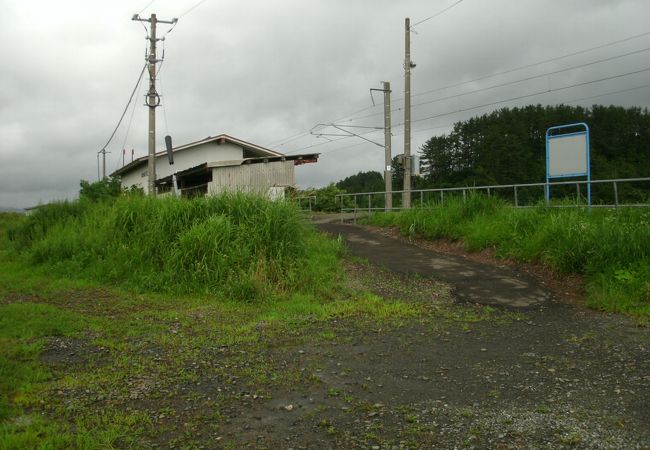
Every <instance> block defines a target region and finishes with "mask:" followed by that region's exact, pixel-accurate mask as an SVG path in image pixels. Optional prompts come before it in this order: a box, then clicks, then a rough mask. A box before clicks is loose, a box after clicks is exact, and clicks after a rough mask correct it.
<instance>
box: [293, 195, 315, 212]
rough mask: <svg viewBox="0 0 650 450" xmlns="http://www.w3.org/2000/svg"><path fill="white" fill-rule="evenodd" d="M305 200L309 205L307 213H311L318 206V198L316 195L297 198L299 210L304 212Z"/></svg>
mask: <svg viewBox="0 0 650 450" xmlns="http://www.w3.org/2000/svg"><path fill="white" fill-rule="evenodd" d="M305 200H306V203H307V211H309V212H311V210H312V207H313V206H314V205H315V204H316V196H315V195H305V196H302V197H296V201H297V202H298V208H300V209H302V210H304V209H305V207H304V204H305Z"/></svg>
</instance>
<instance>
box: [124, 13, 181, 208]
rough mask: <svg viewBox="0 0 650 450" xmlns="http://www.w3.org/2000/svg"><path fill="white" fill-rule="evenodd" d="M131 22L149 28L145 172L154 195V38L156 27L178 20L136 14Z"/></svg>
mask: <svg viewBox="0 0 650 450" xmlns="http://www.w3.org/2000/svg"><path fill="white" fill-rule="evenodd" d="M132 20H135V21H138V22H149V23H150V25H151V27H150V31H149V36H148V37H147V39H149V55H148V57H147V58H146V61H147V64H148V69H149V92H147V106H148V107H149V157H148V159H147V172H148V175H149V184H148V188H149V189H148V193H149V195H152V196H155V195H156V108H157V107H158V106H160V96H159V95H158V92H156V63H158V62H159V61H160V60H158V59H156V42H157V41H159V40H160V39H158V38H157V37H156V25H157V24H159V23H165V24H170V25H173V24H175V23H176V22H178V19H172V20H160V19H158V18H157V17H156V15H155V14H151V17H150V18H149V19H142V18H141V17H140V16H139V15H138V14H135V15H134V16H133V18H132Z"/></svg>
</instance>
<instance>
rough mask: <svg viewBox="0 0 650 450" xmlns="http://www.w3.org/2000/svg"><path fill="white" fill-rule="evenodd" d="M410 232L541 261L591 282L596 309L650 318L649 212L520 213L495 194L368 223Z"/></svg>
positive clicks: (568, 210) (544, 210) (566, 210)
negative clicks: (494, 195) (458, 241)
mask: <svg viewBox="0 0 650 450" xmlns="http://www.w3.org/2000/svg"><path fill="white" fill-rule="evenodd" d="M367 220H368V222H369V223H371V224H374V225H379V226H395V227H398V228H399V229H400V230H401V232H402V234H404V235H416V236H419V237H423V238H426V239H439V238H448V239H453V240H461V241H462V242H463V243H464V244H465V247H466V248H467V249H468V250H470V251H477V250H482V249H486V248H490V249H493V250H494V251H495V253H496V255H497V256H498V257H502V258H515V259H518V260H521V261H535V262H541V263H543V264H545V265H547V266H548V267H550V268H551V269H553V270H554V271H556V272H557V273H560V274H579V275H583V276H585V277H586V279H587V295H588V300H587V302H588V305H590V306H591V307H594V308H599V309H604V310H608V311H619V312H629V313H632V314H635V315H638V316H644V317H648V316H650V264H649V263H648V262H647V261H650V227H649V226H648V224H650V211H648V210H646V209H631V208H628V209H625V208H621V209H596V208H593V209H592V210H591V211H589V210H587V209H586V208H554V209H548V208H546V207H544V206H543V205H540V206H538V207H534V208H527V209H515V208H512V207H511V206H509V205H508V204H506V203H505V202H504V201H502V200H499V199H498V198H495V197H486V196H483V195H478V194H474V195H470V196H468V198H467V199H466V200H465V201H463V199H450V200H447V201H445V203H444V205H440V204H437V203H430V204H428V205H426V207H425V208H414V209H411V210H407V211H402V212H398V213H379V214H374V215H373V216H372V217H370V218H369V219H367Z"/></svg>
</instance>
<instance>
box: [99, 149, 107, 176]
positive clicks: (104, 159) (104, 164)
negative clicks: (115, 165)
mask: <svg viewBox="0 0 650 450" xmlns="http://www.w3.org/2000/svg"><path fill="white" fill-rule="evenodd" d="M99 153H101V154H102V178H101V179H102V180H105V179H106V153H110V152H107V151H106V149H105V148H103V149H101V150H100V151H99V152H97V154H98V155H99ZM97 163H98V165H99V161H98V162H97ZM97 170H99V168H98V169H97Z"/></svg>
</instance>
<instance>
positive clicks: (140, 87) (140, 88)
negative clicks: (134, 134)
mask: <svg viewBox="0 0 650 450" xmlns="http://www.w3.org/2000/svg"><path fill="white" fill-rule="evenodd" d="M141 91H142V78H140V83H139V86H138V92H137V93H138V94H140V92H141ZM138 96H139V95H138ZM137 104H138V103H137V102H133V107H132V108H131V115H130V117H129V123H128V125H127V126H126V132H125V133H124V139H123V140H122V151H125V149H126V141H127V140H128V138H129V133H130V132H131V126H132V124H133V117H134V116H135V108H136V106H137ZM119 166H120V159H119V157H118V158H117V164H116V165H115V170H117V169H118V168H119Z"/></svg>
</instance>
